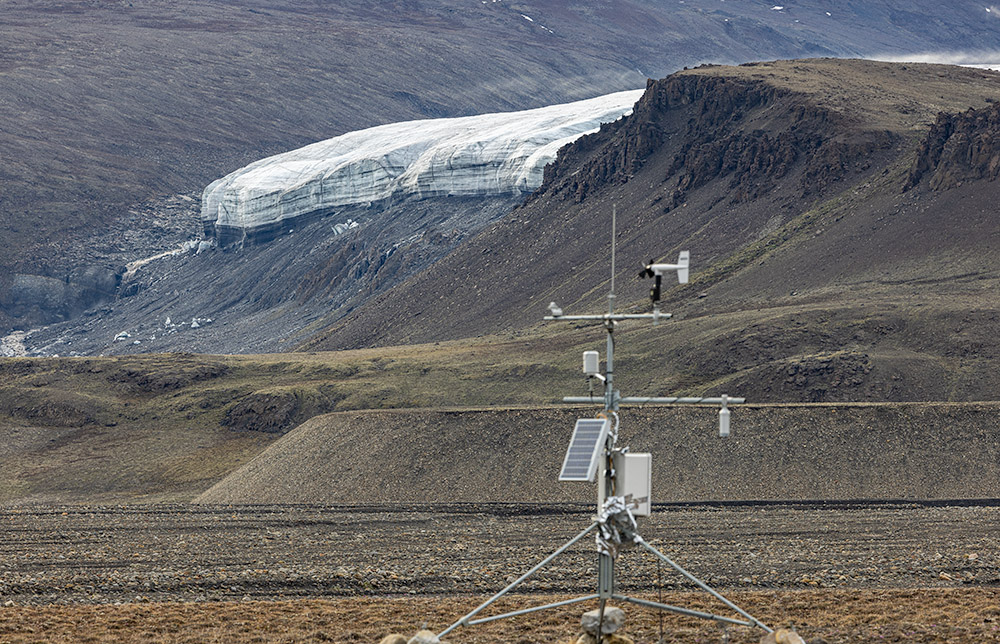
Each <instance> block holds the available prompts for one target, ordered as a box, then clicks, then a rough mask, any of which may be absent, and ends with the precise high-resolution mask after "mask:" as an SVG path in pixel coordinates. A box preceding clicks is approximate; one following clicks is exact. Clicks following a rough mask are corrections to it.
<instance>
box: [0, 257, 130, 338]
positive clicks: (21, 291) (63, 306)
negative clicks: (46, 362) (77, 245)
mask: <svg viewBox="0 0 1000 644" xmlns="http://www.w3.org/2000/svg"><path fill="white" fill-rule="evenodd" d="M120 281H121V270H118V271H116V270H112V269H108V268H104V267H101V266H84V267H81V268H78V269H75V270H73V271H71V272H70V273H68V274H67V275H65V276H63V277H51V276H46V275H30V274H24V273H14V274H13V275H9V276H0V309H2V310H3V311H5V312H7V313H8V314H9V315H11V316H12V317H16V318H18V319H20V320H21V321H22V324H26V325H28V326H32V325H37V324H44V323H49V322H52V321H58V320H67V319H70V318H72V317H75V316H77V315H79V314H80V313H82V312H83V311H85V310H87V309H88V308H90V307H92V306H94V305H96V304H100V303H102V302H107V301H109V300H111V299H113V298H114V296H115V291H116V289H117V288H118V284H119V282H120Z"/></svg>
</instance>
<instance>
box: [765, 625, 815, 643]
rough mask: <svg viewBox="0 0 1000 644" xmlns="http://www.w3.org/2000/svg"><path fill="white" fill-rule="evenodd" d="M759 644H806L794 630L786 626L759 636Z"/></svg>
mask: <svg viewBox="0 0 1000 644" xmlns="http://www.w3.org/2000/svg"><path fill="white" fill-rule="evenodd" d="M760 644H806V643H805V641H804V640H803V639H802V638H801V637H799V634H798V633H796V632H795V631H791V630H788V629H787V628H779V629H778V630H776V631H774V632H773V633H768V634H767V635H765V636H764V637H762V638H760Z"/></svg>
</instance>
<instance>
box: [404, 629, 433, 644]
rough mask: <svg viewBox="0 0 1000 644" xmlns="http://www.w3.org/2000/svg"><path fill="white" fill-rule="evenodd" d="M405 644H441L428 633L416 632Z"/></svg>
mask: <svg viewBox="0 0 1000 644" xmlns="http://www.w3.org/2000/svg"><path fill="white" fill-rule="evenodd" d="M406 644H441V640H439V639H438V636H437V635H435V634H434V633H432V632H430V631H418V632H417V634H416V635H414V636H413V637H411V638H410V641H409V642H407V643H406Z"/></svg>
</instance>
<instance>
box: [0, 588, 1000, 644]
mask: <svg viewBox="0 0 1000 644" xmlns="http://www.w3.org/2000/svg"><path fill="white" fill-rule="evenodd" d="M564 598H566V597H565V596H561V595H557V596H537V595H535V596H524V595H520V596H513V597H510V598H506V599H504V600H502V601H501V602H500V603H498V604H497V606H496V611H497V612H498V613H499V612H500V611H505V610H516V609H518V608H523V607H526V606H531V605H538V604H541V603H545V602H546V601H558V600H561V599H564ZM646 598H648V599H653V600H657V599H659V598H658V597H657V596H656V595H646ZM480 599H482V598H479V597H467V596H465V597H427V596H410V597H366V598H345V599H336V600H299V601H281V602H256V601H252V602H218V603H214V602H210V603H173V602H170V603H138V604H124V605H121V606H107V605H105V606H86V605H85V606H48V607H42V608H30V607H7V608H0V640H2V641H3V642H5V643H8V644H29V643H35V642H39V641H44V642H51V643H53V644H61V643H64V642H65V643H68V642H73V643H77V642H106V643H111V642H136V641H143V642H149V643H150V644H160V643H163V644H166V643H171V644H172V643H178V644H179V643H192V644H193V643H196V642H197V643H215V642H227V643H233V644H244V643H246V644H249V643H251V642H252V643H271V642H275V643H276V642H345V643H348V642H351V643H353V642H377V641H379V640H380V639H381V638H382V637H383V636H385V635H387V634H389V633H391V632H400V633H405V634H406V635H407V636H410V635H412V634H413V633H415V632H416V631H417V630H418V629H419V628H421V627H422V626H423V625H424V624H427V625H428V628H431V629H434V630H436V631H440V630H443V629H444V628H445V627H446V626H447V625H449V624H450V623H451V622H453V621H455V620H457V619H458V618H459V617H461V616H462V615H464V614H465V613H467V612H468V611H469V610H471V609H472V608H474V607H475V606H476V605H477V604H478V602H479V600H480ZM731 599H733V600H734V601H736V602H737V603H738V604H741V605H742V606H743V607H744V608H745V609H747V610H748V611H749V612H750V613H751V614H753V615H754V616H755V617H757V618H758V619H761V620H762V621H764V622H765V623H768V624H769V625H772V627H774V626H785V627H788V626H794V627H795V628H796V629H797V630H798V632H799V634H800V635H802V636H803V637H804V638H805V640H806V641H807V642H809V643H812V644H863V643H865V642H871V643H879V644H882V643H884V642H914V643H916V642H920V643H921V644H956V643H965V642H968V643H970V644H972V643H977V642H987V641H996V640H997V638H998V637H1000V591H998V590H997V589H989V588H974V589H954V590H941V589H934V590H921V589H915V590H866V591H829V590H813V591H765V592H737V593H733V594H732V595H731ZM662 600H663V601H665V602H667V603H670V604H674V605H679V606H684V607H691V608H694V609H696V610H714V611H719V608H718V604H717V603H714V601H709V600H706V598H705V596H704V595H701V594H694V593H677V592H668V593H665V594H664V595H663V596H662ZM586 608H589V604H585V605H583V606H570V607H563V608H559V609H554V610H550V611H543V612H541V613H535V614H532V615H527V616H523V617H520V618H517V619H512V620H501V621H499V622H493V623H490V624H485V625H481V626H474V627H469V628H461V627H460V628H459V629H458V630H457V631H455V632H453V633H451V634H450V636H448V637H447V638H446V639H447V640H448V641H451V642H456V643H463V642H464V643H468V644H492V643H494V642H521V643H523V644H528V643H533V642H557V643H560V644H572V642H574V641H575V639H576V635H577V634H578V632H579V616H580V614H581V613H582V612H583V611H584V610H585V609H586ZM625 608H626V615H627V622H626V626H625V632H626V633H627V634H628V635H629V636H630V637H632V638H633V639H634V640H635V641H636V642H655V641H658V640H659V641H663V642H676V643H678V644H680V643H686V644H687V643H691V644H693V643H695V642H714V641H720V638H721V637H722V635H723V629H721V628H720V627H719V626H717V625H715V624H713V623H711V622H701V621H698V620H694V619H691V618H685V617H679V616H674V615H667V616H665V617H664V619H663V622H662V632H663V639H662V640H660V632H661V630H660V629H661V624H660V619H659V615H658V614H655V613H653V612H651V611H648V610H644V609H640V608H637V607H629V606H626V607H625ZM720 612H721V611H720ZM726 633H727V636H728V639H729V641H730V642H737V643H740V644H744V643H746V644H749V643H755V642H757V641H758V639H759V636H760V632H759V631H753V630H750V629H746V628H743V627H730V628H729V629H726ZM723 641H724V640H723Z"/></svg>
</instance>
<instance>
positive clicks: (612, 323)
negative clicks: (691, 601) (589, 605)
mask: <svg viewBox="0 0 1000 644" xmlns="http://www.w3.org/2000/svg"><path fill="white" fill-rule="evenodd" d="M614 227H615V216H614V214H613V215H612V245H611V289H610V293H609V294H608V310H607V313H604V314H596V315H567V314H565V313H564V312H563V310H562V309H561V308H560V307H559V306H558V305H556V303H555V302H553V303H551V304H549V315H547V316H545V317H544V319H545V320H546V321H551V322H577V323H578V322H581V321H583V322H586V321H590V322H594V323H600V324H602V325H603V327H604V329H605V334H606V336H607V337H606V340H607V348H606V355H605V366H604V370H603V373H602V372H601V369H600V356H599V354H598V352H597V351H584V353H583V373H584V375H585V376H586V378H587V382H588V384H589V385H590V395H588V396H567V397H564V398H563V399H562V401H563V402H565V403H572V404H591V403H597V404H600V405H601V406H602V407H603V410H602V411H600V412H599V413H598V414H597V415H596V417H594V418H581V419H579V420H577V421H576V426H575V428H574V429H573V434H572V437H571V438H570V442H569V446H568V448H567V449H566V453H565V456H564V458H563V463H562V468H561V470H560V474H559V480H560V481H585V482H590V483H596V484H597V494H596V497H597V508H596V509H597V511H596V514H595V516H594V518H593V520H592V522H591V523H590V525H589V526H588V527H587V528H586V529H584V530H583V531H582V532H580V533H579V534H577V535H576V536H575V537H573V538H572V539H570V540H569V541H567V542H566V543H565V544H563V545H562V546H560V547H559V548H558V549H557V550H555V551H554V552H552V553H551V554H550V555H548V556H547V557H546V558H545V559H543V560H542V561H540V562H539V563H538V564H536V565H535V566H534V567H533V568H531V569H530V570H528V571H527V572H525V573H524V574H523V575H521V576H520V577H519V578H518V579H516V580H514V581H513V582H512V583H510V584H509V585H508V586H506V587H505V588H504V589H502V590H501V591H499V592H498V593H496V594H495V595H493V596H492V597H491V598H489V599H488V600H486V601H485V602H483V603H482V604H480V605H479V606H478V607H476V608H475V609H474V610H473V611H471V612H470V613H468V614H467V615H465V616H463V617H462V618H461V619H459V620H458V621H456V622H455V623H453V624H452V625H451V626H449V627H448V628H446V629H445V630H443V631H442V632H441V633H440V634H438V638H441V637H444V636H445V635H447V634H448V633H451V632H452V631H453V630H455V629H456V628H458V627H459V626H464V627H469V626H474V625H477V624H484V623H486V622H491V621H495V620H500V619H507V618H512V617H517V616H520V615H526V614H529V613H534V612H538V611H542V610H546V609H551V608H557V607H561V606H567V605H570V604H576V603H581V602H588V601H593V600H596V601H597V604H598V608H597V618H596V630H595V632H596V633H600V634H601V638H600V639H603V638H604V637H606V636H607V634H608V633H609V631H607V630H605V628H604V626H605V616H606V611H608V610H611V609H610V607H609V605H608V602H610V601H614V602H619V603H629V604H635V605H639V606H642V607H645V608H649V609H653V610H658V611H665V612H670V613H676V614H680V615H685V616H688V617H693V618H699V619H705V620H712V621H715V622H718V623H720V624H722V625H723V626H725V625H738V626H746V627H753V628H759V629H761V630H762V631H764V633H765V634H773V633H774V631H773V630H772V629H771V628H769V627H768V626H766V625H765V624H764V623H762V622H761V621H760V620H758V619H757V618H755V617H753V616H752V615H750V614H749V613H748V612H746V611H745V610H743V609H742V608H740V607H739V606H737V605H736V604H735V603H733V602H732V601H730V600H729V599H727V598H726V597H724V596H723V595H722V594H720V593H719V592H718V591H716V590H715V589H713V588H711V587H709V586H708V585H707V584H706V583H705V582H703V581H702V580H700V579H698V578H697V577H695V576H694V575H693V574H691V573H690V572H688V571H687V570H685V569H684V568H683V567H681V566H680V565H679V564H677V563H676V562H674V561H673V560H672V559H670V558H669V557H667V556H666V555H664V554H663V553H662V552H660V551H659V550H657V549H656V548H655V547H653V546H652V545H650V544H649V543H648V542H647V541H646V540H645V539H643V537H642V535H641V534H640V532H639V529H638V524H637V522H636V518H637V517H646V516H649V515H650V513H651V510H652V490H651V487H652V486H651V481H652V455H651V454H645V453H635V452H630V451H629V448H628V447H627V446H620V445H619V444H618V435H619V425H620V418H619V413H618V412H619V408H620V407H621V406H622V405H650V404H654V405H655V404H664V405H712V406H717V407H718V408H719V412H718V413H719V436H720V437H722V438H725V437H727V436H729V433H730V411H729V405H738V404H740V403H743V402H745V401H744V399H743V398H737V397H729V396H725V395H723V396H719V397H676V396H675V397H632V396H622V395H621V393H620V392H619V391H618V390H617V389H615V384H614V376H615V369H614V365H615V361H614V360H615V358H614V353H615V335H614V334H615V328H616V326H617V325H618V324H619V323H621V322H623V321H626V320H651V321H652V323H653V324H654V325H656V324H658V323H659V322H660V321H661V320H667V319H669V318H670V317H671V314H670V313H663V312H661V311H660V295H661V288H662V279H663V276H664V275H665V274H669V273H676V275H677V279H678V282H679V283H681V284H685V283H687V282H688V274H689V270H690V254H689V253H688V251H681V252H680V255H679V256H678V258H677V263H675V264H670V263H655V262H652V261H651V262H650V263H649V264H647V265H646V266H645V267H644V268H643V270H642V271H641V273H640V276H641V277H644V278H653V280H654V282H653V287H652V289H651V290H650V300H651V304H652V311H651V312H650V313H615V311H614V303H615V293H614V273H615V249H614V237H615V232H614ZM595 383H600V384H602V385H603V394H602V395H595V391H594V389H595ZM594 531H596V542H597V551H598V569H597V584H596V592H595V593H592V594H588V595H584V596H581V597H576V598H573V599H567V600H563V601H558V602H554V603H549V604H545V605H540V606H533V607H528V608H524V609H521V610H517V611H513V612H508V613H504V614H500V615H489V616H484V617H479V615H480V614H481V613H482V612H483V611H484V610H486V609H487V608H488V607H489V606H490V605H492V604H493V603H494V602H496V601H497V600H498V599H500V598H501V597H503V596H504V595H506V594H508V593H509V592H511V591H512V590H514V589H515V588H517V587H518V586H519V585H521V584H522V583H523V582H525V581H526V580H527V579H529V578H530V577H531V576H532V575H534V574H535V573H536V572H538V571H539V570H541V569H542V568H544V567H545V566H546V565H548V564H549V563H550V562H551V561H553V560H554V559H555V558H556V557H558V556H559V555H560V554H562V553H564V552H566V551H567V550H568V549H569V548H571V547H572V546H573V545H574V544H576V543H577V542H579V541H580V540H581V539H583V538H584V537H586V536H587V535H589V534H591V533H592V532H594ZM629 547H637V548H641V549H643V550H645V551H647V552H648V553H650V554H652V555H653V556H654V557H656V558H657V559H659V560H660V561H661V562H663V563H665V564H667V565H668V566H669V567H670V568H672V569H673V570H674V571H676V572H677V573H679V574H680V575H682V576H683V577H685V578H686V579H687V580H688V581H690V582H691V583H693V584H694V585H696V586H697V587H698V588H700V589H701V590H703V591H705V592H707V593H708V594H710V595H711V596H713V597H714V598H715V599H717V600H718V601H720V602H721V603H722V604H724V605H725V606H726V607H727V608H729V609H730V610H732V611H733V612H734V614H735V616H725V615H719V614H715V613H707V612H703V611H698V610H693V609H689V608H683V607H680V606H673V605H669V604H664V603H660V602H655V601H650V600H647V599H642V598H638V597H632V596H629V595H626V594H623V593H620V592H618V590H617V588H616V583H615V561H616V560H617V558H618V555H619V552H620V551H621V550H623V549H625V548H629ZM619 612H620V611H619Z"/></svg>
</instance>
